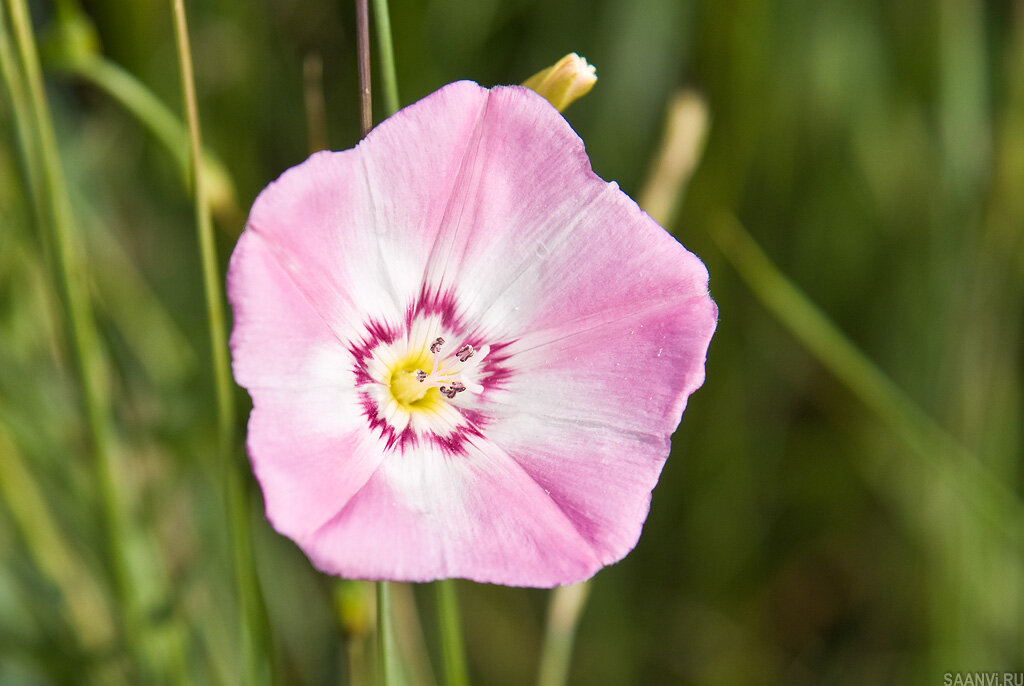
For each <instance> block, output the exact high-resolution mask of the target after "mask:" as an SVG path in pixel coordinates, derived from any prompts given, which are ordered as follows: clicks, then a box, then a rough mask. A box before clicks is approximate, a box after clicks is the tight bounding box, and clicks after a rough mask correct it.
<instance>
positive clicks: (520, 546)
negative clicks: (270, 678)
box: [228, 82, 717, 586]
mask: <svg viewBox="0 0 1024 686" xmlns="http://www.w3.org/2000/svg"><path fill="white" fill-rule="evenodd" d="M707 278H708V275H707V270H706V269H705V268H704V265H703V264H702V263H701V262H700V260H698V259H697V258H696V257H695V256H694V255H693V254H691V253H690V252H688V251H687V250H686V249H685V248H683V246H681V245H680V244H679V243H678V242H676V240H675V239H673V238H672V237H671V236H670V235H669V234H668V233H666V232H665V231H664V230H663V229H662V228H661V227H659V226H658V225H657V224H655V223H654V221H653V220H651V219H650V217H648V216H647V215H646V214H644V213H643V212H642V211H641V210H640V209H639V208H638V207H637V206H636V204H635V203H634V202H633V201H632V200H630V199H629V198H628V197H627V196H626V195H625V194H624V193H622V192H621V191H620V190H619V188H618V186H617V185H615V184H614V183H607V182H605V181H602V180H601V179H600V178H598V177H597V176H596V175H595V174H594V173H593V171H592V170H591V167H590V161H589V160H588V158H587V155H586V153H585V151H584V149H583V143H582V141H581V140H580V139H579V137H578V136H577V135H576V134H575V133H574V132H573V130H572V129H571V128H570V127H569V125H568V124H567V123H566V121H565V120H564V119H563V118H562V117H561V116H560V115H559V114H558V112H557V111H556V110H555V109H554V108H553V107H552V106H551V105H550V104H548V103H547V102H546V101H545V100H544V99H543V98H542V97H540V96H538V95H537V94H536V93H534V92H532V91H530V90H527V89H526V88H522V87H500V88H494V89H491V90H487V89H484V88H481V87H480V86H477V85H476V84H474V83H469V82H459V83H453V84H450V85H448V86H446V87H444V88H442V89H441V90H439V91H437V92H436V93H433V94H432V95H430V96H428V97H426V98H424V99H423V100H421V101H420V102H418V103H416V104H414V105H412V106H410V107H407V108H406V109H404V110H402V111H400V112H399V113H398V114H396V115H394V116H392V117H391V118H390V119H388V120H386V121H384V122H383V123H381V124H380V125H379V126H378V127H377V128H376V129H374V130H373V131H372V132H371V133H370V134H369V135H368V136H367V137H366V138H365V139H364V140H363V141H362V142H361V143H360V144H359V145H358V146H356V147H355V148H354V149H352V150H346V151H344V152H322V153H317V154H315V155H313V156H312V157H310V158H309V159H308V160H307V161H306V162H304V163H302V164H300V165H298V166H297V167H295V168H293V169H290V170H288V171H287V172H285V173H284V174H283V175H282V176H281V177H280V178H279V179H278V180H277V181H275V182H274V183H272V184H270V186H268V187H267V188H266V189H265V190H264V191H263V192H262V193H261V194H260V196H259V197H258V198H257V199H256V202H255V204H254V206H253V208H252V212H251V214H250V217H249V222H248V225H247V227H246V230H245V232H244V233H243V234H242V237H241V238H240V239H239V242H238V245H237V247H236V248H235V251H234V254H233V255H232V257H231V264H230V268H229V273H228V294H229V298H230V300H231V304H232V306H233V308H234V313H235V326H234V331H233V333H232V337H231V348H232V352H233V358H234V362H233V364H234V373H235V377H236V378H237V380H238V381H239V383H240V384H241V385H243V386H244V387H246V388H247V389H248V390H249V392H250V394H251V395H252V399H253V410H252V415H251V416H250V419H249V430H248V450H249V456H250V458H251V460H252V464H253V468H254V470H255V473H256V477H257V479H258V480H259V482H260V485H261V487H262V489H263V495H264V498H265V502H266V508H267V517H268V518H269V520H270V522H271V523H272V524H273V526H274V527H275V528H276V529H277V530H278V531H279V532H281V533H283V534H285V535H287V536H289V537H291V538H292V539H293V540H294V541H295V542H296V543H297V544H298V545H299V546H300V547H301V548H302V549H303V551H305V553H306V554H307V555H308V556H309V557H310V559H311V560H312V561H313V563H314V564H315V565H316V566H317V567H319V568H320V569H322V570H323V571H325V572H329V573H333V574H338V575H341V576H345V577H350V578H364V579H387V580H404V581H428V580H432V579H438V578H444V577H464V578H468V579H473V580H476V581H483V582H494V583H502V584H509V585H525V586H553V585H557V584H565V583H569V582H573V581H578V580H581V579H584V578H587V577H589V576H591V575H592V574H593V573H594V572H595V571H597V570H598V569H599V568H601V567H602V566H603V565H607V564H610V563H612V562H615V561H617V560H619V559H621V558H622V557H623V556H624V555H625V554H626V553H627V552H629V551H630V550H631V549H632V548H633V546H634V545H636V542H637V540H638V538H639V535H640V529H641V526H642V524H643V521H644V519H645V518H646V517H647V512H648V509H649V505H650V497H651V490H652V488H653V487H654V485H655V484H656V482H657V480H658V475H659V474H660V472H661V469H662V466H663V464H664V462H665V459H666V457H667V455H668V451H669V435H670V434H671V433H672V432H673V431H674V430H675V428H676V425H677V424H678V423H679V419H680V416H681V413H682V411H683V408H684V407H685V405H686V400H687V397H688V396H689V395H690V393H692V392H693V391H694V390H695V389H696V388H698V387H699V386H700V385H701V383H702V382H703V380H704V360H705V355H706V352H707V347H708V343H709V341H710V338H711V335H712V333H713V331H714V328H715V324H716V316H717V314H716V309H715V305H714V303H713V302H712V301H711V299H710V297H709V296H708V290H707Z"/></svg>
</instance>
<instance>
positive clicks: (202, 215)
mask: <svg viewBox="0 0 1024 686" xmlns="http://www.w3.org/2000/svg"><path fill="white" fill-rule="evenodd" d="M171 8H172V11H173V13H174V34H175V41H176V46H177V52H178V60H179V63H180V67H181V85H182V92H183V94H184V99H185V112H186V118H187V121H188V130H189V142H190V152H191V155H190V165H191V171H192V188H193V193H192V195H193V198H194V209H195V220H196V229H197V232H198V239H199V253H200V258H201V260H202V271H203V288H204V291H205V293H206V313H207V323H208V326H209V330H210V348H211V355H212V363H213V376H214V388H215V392H216V399H217V438H218V441H217V442H218V448H219V453H220V457H221V460H222V464H223V467H224V477H225V483H224V487H225V490H226V492H227V501H228V527H229V530H230V531H229V535H230V538H231V540H232V542H233V545H234V572H235V584H236V586H237V592H238V601H239V607H240V612H241V623H242V653H243V659H244V664H245V669H246V680H245V682H246V683H250V684H256V683H260V682H261V681H263V680H264V678H265V676H266V675H265V671H264V670H263V669H261V666H262V664H263V662H262V661H261V660H260V659H259V655H261V654H263V655H269V650H266V649H265V648H266V646H264V645H259V646H258V645H257V644H258V641H257V640H256V638H255V635H256V632H257V627H259V626H261V625H262V624H263V622H262V621H261V609H262V607H263V602H262V598H261V597H260V592H259V582H258V579H257V578H256V576H255V569H254V568H253V561H252V551H251V541H252V533H251V531H250V529H249V518H248V512H247V511H246V507H245V488H244V483H243V482H242V477H241V475H240V474H239V473H238V465H236V464H234V462H233V460H232V457H233V452H234V451H233V448H234V416H235V407H234V396H233V395H232V385H231V372H230V367H229V363H228V348H227V340H226V335H225V326H224V305H223V300H222V295H223V294H222V291H221V285H220V284H221V278H220V270H219V268H218V265H217V252H216V246H215V244H214V236H213V223H212V220H211V218H210V210H209V206H208V204H207V195H206V186H205V183H206V180H205V176H204V174H203V171H204V170H203V165H202V162H201V160H202V149H203V148H202V140H201V136H200V130H199V108H198V104H197V102H196V91H195V78H194V76H193V69H192V51H191V48H190V46H189V38H188V25H187V22H186V19H185V5H184V2H183V0H171Z"/></svg>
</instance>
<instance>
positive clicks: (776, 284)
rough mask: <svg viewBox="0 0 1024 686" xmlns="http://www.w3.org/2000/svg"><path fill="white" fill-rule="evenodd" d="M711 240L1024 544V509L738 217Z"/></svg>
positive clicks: (875, 407) (843, 376)
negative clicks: (794, 281)
mask: <svg viewBox="0 0 1024 686" xmlns="http://www.w3.org/2000/svg"><path fill="white" fill-rule="evenodd" d="M710 232H711V237H712V239H713V240H714V241H715V243H717V245H718V247H719V248H720V249H721V251H722V253H723V254H724V255H725V256H726V258H727V259H728V260H729V261H730V262H731V263H732V265H733V267H735V269H736V271H737V272H738V273H739V275H740V276H741V277H742V278H743V280H744V281H746V282H747V285H748V286H749V287H750V289H751V290H752V291H753V292H754V295H755V296H756V297H757V298H758V299H759V300H760V301H761V302H762V304H764V306H765V307H766V308H767V309H768V310H769V311H770V312H771V313H772V314H774V315H775V317H776V318H777V319H778V320H779V321H780V322H781V323H782V324H783V326H785V327H786V328H787V329H788V330H789V331H790V333H791V334H793V336H795V337H796V338H797V340H798V341H800V343H801V344H803V346H804V347H805V348H807V350H809V351H810V352H811V354H812V355H814V357H816V358H817V359H818V361H819V362H821V363H822V364H823V365H824V366H825V367H826V368H827V369H828V370H829V371H830V372H831V373H832V374H833V375H835V376H836V378H838V379H839V380H840V381H841V382H842V383H843V384H845V385H846V386H847V388H849V389H850V390H851V391H852V392H853V394H854V395H856V396H857V397H858V398H859V399H860V400H861V402H863V403H864V404H865V405H866V406H867V407H868V408H869V409H870V410H871V411H872V412H874V413H875V414H876V415H878V417H879V418H880V419H881V420H882V421H883V422H885V423H886V424H887V425H889V427H890V429H891V430H892V431H893V432H894V433H895V434H896V435H897V436H899V437H900V438H901V439H902V440H903V441H904V442H905V443H906V444H907V445H908V446H909V447H910V448H911V449H912V451H913V454H916V455H917V456H918V458H919V459H921V460H923V462H922V464H921V467H922V468H926V469H930V470H932V471H935V472H936V473H938V474H940V475H941V476H942V478H946V479H951V480H953V481H951V482H950V483H956V484H957V490H958V491H959V492H960V493H961V494H962V496H963V500H964V501H965V502H966V503H969V504H970V506H971V507H973V509H974V510H975V511H977V512H978V513H980V514H982V515H983V516H984V517H985V518H986V519H987V520H988V521H989V522H990V523H992V524H993V525H994V526H996V527H997V528H999V529H1002V530H1003V532H1004V534H1005V535H1006V536H1007V537H1008V538H1010V539H1011V540H1013V541H1014V543H1015V544H1016V545H1018V546H1020V547H1024V508H1022V507H1021V503H1020V501H1019V500H1018V499H1017V498H1016V496H1015V495H1014V494H1013V493H1012V492H1010V490H1009V489H1007V487H1006V485H1005V484H1003V483H1002V482H1000V481H998V480H997V479H996V478H995V477H994V476H993V475H992V474H991V473H990V472H989V471H988V470H987V469H986V468H985V466H984V465H983V464H981V463H980V462H979V461H978V459H977V457H976V456H975V455H973V454H972V453H971V452H970V451H968V450H967V449H966V448H965V447H964V446H963V445H961V444H960V443H959V442H958V441H957V440H956V439H955V438H953V437H952V436H951V435H950V434H949V433H948V432H947V431H946V430H945V429H944V428H943V427H942V426H940V425H939V424H938V423H936V422H935V420H934V419H932V418H931V417H930V416H928V415H927V414H926V413H925V412H924V411H923V410H921V408H920V407H919V406H918V405H917V404H916V403H914V401H913V400H912V399H911V398H910V397H909V396H907V394H906V393H905V392H904V391H903V390H902V389H901V388H900V387H899V386H897V385H896V384H895V383H894V382H893V381H892V379H891V378H889V376H887V375H886V374H885V372H883V371H882V370H881V369H879V368H878V367H877V366H876V365H875V364H874V363H873V362H872V361H871V360H870V359H868V358H867V357H866V356H865V355H864V354H863V353H862V352H861V351H860V350H859V349H858V348H857V347H856V346H855V345H854V344H853V343H851V342H850V340H849V339H848V338H846V336H845V335H843V333H842V332H841V331H839V329H837V328H836V326H835V325H834V324H833V323H832V322H831V321H830V320H829V319H828V318H827V317H826V316H825V315H824V314H823V313H822V312H821V311H820V310H819V309H818V308H817V307H816V306H815V305H814V304H813V303H812V302H811V301H810V300H809V299H808V298H807V296H806V295H804V294H803V293H802V292H801V291H800V290H799V289H798V288H797V287H796V286H794V285H793V284H792V283H791V282H790V281H789V279H787V278H786V277H785V275H784V274H782V272H780V271H779V270H778V268H777V267H776V266H775V265H774V264H772V262H771V260H770V259H769V258H768V256H767V255H765V253H764V252H763V251H762V250H761V248H760V246H758V245H757V243H756V242H755V241H754V239H753V238H752V237H751V236H750V234H749V233H747V231H746V230H745V229H744V228H743V226H742V225H741V224H740V223H739V221H738V220H737V219H736V218H735V217H734V216H732V215H731V214H726V215H723V216H721V217H720V218H718V219H717V220H716V221H713V222H712V223H711V225H710Z"/></svg>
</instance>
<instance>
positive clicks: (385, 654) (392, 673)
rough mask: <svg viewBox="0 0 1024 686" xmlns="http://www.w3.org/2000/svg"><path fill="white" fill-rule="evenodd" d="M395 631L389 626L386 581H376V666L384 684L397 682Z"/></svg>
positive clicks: (389, 609)
mask: <svg viewBox="0 0 1024 686" xmlns="http://www.w3.org/2000/svg"><path fill="white" fill-rule="evenodd" d="M396 656H397V652H396V647H395V632H394V628H393V627H392V626H391V589H390V588H389V585H388V582H387V581H378V582H377V667H378V670H379V671H380V677H379V679H378V681H379V682H380V683H381V684H383V685H384V686H394V684H397V683H398V663H397V661H396Z"/></svg>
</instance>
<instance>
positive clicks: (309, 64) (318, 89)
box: [302, 55, 327, 153]
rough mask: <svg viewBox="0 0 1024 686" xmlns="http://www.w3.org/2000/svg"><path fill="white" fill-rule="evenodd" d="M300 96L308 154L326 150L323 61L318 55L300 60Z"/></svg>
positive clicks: (307, 56)
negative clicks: (304, 114)
mask: <svg viewBox="0 0 1024 686" xmlns="http://www.w3.org/2000/svg"><path fill="white" fill-rule="evenodd" d="M302 94H303V98H302V102H303V104H304V105H305V109H306V135H307V139H308V140H309V152H310V153H314V152H317V151H318V150H326V149H327V107H326V105H325V104H324V61H323V60H322V59H321V58H320V55H306V58H305V59H304V60H302Z"/></svg>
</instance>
